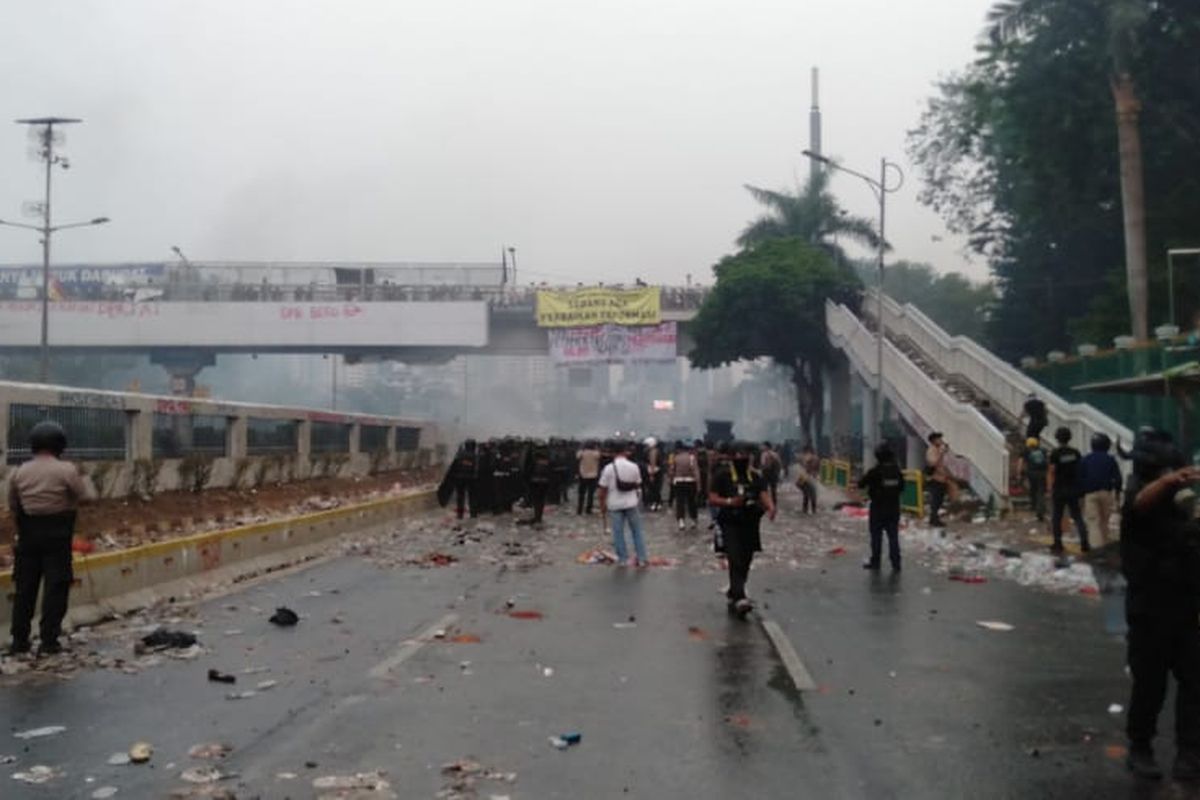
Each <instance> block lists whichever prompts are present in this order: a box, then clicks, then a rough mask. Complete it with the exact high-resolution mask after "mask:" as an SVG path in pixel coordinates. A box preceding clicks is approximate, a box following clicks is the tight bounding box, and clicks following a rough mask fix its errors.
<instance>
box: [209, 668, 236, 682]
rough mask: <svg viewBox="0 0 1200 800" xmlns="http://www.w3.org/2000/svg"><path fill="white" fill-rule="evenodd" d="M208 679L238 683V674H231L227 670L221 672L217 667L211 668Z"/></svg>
mask: <svg viewBox="0 0 1200 800" xmlns="http://www.w3.org/2000/svg"><path fill="white" fill-rule="evenodd" d="M208 679H209V680H210V681H214V682H216V683H237V676H236V675H230V674H229V673H227V672H221V671H220V670H217V669H210V670H209V671H208Z"/></svg>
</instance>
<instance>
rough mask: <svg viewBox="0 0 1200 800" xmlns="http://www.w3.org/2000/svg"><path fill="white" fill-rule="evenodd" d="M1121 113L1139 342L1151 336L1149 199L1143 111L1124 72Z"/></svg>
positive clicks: (1129, 265)
mask: <svg viewBox="0 0 1200 800" xmlns="http://www.w3.org/2000/svg"><path fill="white" fill-rule="evenodd" d="M1112 94H1113V102H1114V103H1115V104H1116V112H1117V143H1118V148H1119V153H1120V158H1121V208H1122V211H1123V212H1124V219H1125V277H1126V282H1127V284H1128V291H1129V319H1130V322H1131V323H1132V324H1133V331H1132V332H1133V335H1134V337H1136V338H1137V339H1138V341H1145V340H1147V339H1149V338H1150V325H1149V308H1148V305H1149V286H1148V284H1149V278H1148V275H1147V267H1146V198H1145V179H1144V176H1143V169H1142V136H1141V132H1140V131H1139V129H1138V115H1139V113H1140V112H1141V110H1142V104H1141V101H1140V100H1139V99H1138V96H1137V87H1136V86H1134V83H1133V76H1132V75H1130V74H1129V73H1128V72H1121V73H1118V74H1117V75H1115V76H1113V79H1112Z"/></svg>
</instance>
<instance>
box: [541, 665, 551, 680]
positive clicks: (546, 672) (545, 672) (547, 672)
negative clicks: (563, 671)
mask: <svg viewBox="0 0 1200 800" xmlns="http://www.w3.org/2000/svg"><path fill="white" fill-rule="evenodd" d="M542 676H543V677H546V678H553V677H554V668H553V667H542Z"/></svg>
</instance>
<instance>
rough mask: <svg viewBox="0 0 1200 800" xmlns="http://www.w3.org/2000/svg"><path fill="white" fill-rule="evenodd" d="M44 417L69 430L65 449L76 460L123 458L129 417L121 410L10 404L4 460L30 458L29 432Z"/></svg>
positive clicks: (115, 459) (17, 461) (12, 461)
mask: <svg viewBox="0 0 1200 800" xmlns="http://www.w3.org/2000/svg"><path fill="white" fill-rule="evenodd" d="M43 420H53V421H54V422H57V423H58V424H59V425H62V426H63V428H64V429H65V430H66V431H68V434H67V451H68V454H69V457H70V458H71V459H72V460H75V461H119V460H122V459H124V458H125V454H126V440H127V438H128V429H129V416H128V414H126V413H125V412H124V411H121V410H120V409H113V408H87V407H82V406H51V405H44V406H43V405H33V404H27V403H13V404H12V405H10V406H9V408H8V451H7V462H8V463H9V464H20V463H22V462H24V461H28V460H29V459H30V458H32V457H33V453H32V452H31V451H30V449H29V432H30V431H31V430H32V429H33V426H34V425H36V424H38V423H39V422H41V421H43Z"/></svg>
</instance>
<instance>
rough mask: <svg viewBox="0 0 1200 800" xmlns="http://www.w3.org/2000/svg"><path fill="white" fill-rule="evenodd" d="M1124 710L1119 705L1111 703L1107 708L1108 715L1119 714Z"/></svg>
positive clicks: (1123, 707)
mask: <svg viewBox="0 0 1200 800" xmlns="http://www.w3.org/2000/svg"><path fill="white" fill-rule="evenodd" d="M1124 710H1125V706H1123V705H1121V704H1120V703H1113V704H1112V705H1110V706H1109V707H1108V713H1110V714H1120V713H1121V712H1122V711H1124Z"/></svg>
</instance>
